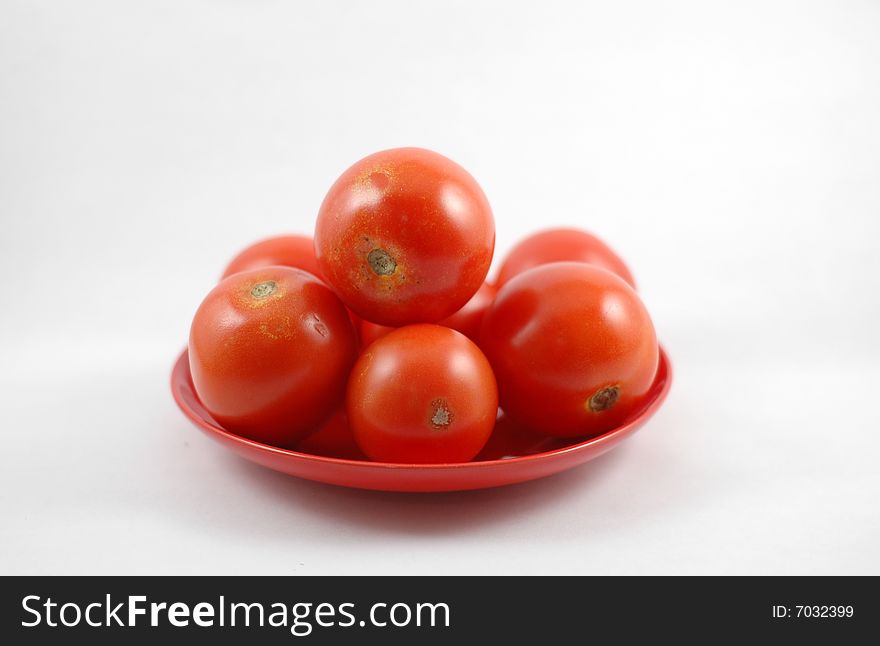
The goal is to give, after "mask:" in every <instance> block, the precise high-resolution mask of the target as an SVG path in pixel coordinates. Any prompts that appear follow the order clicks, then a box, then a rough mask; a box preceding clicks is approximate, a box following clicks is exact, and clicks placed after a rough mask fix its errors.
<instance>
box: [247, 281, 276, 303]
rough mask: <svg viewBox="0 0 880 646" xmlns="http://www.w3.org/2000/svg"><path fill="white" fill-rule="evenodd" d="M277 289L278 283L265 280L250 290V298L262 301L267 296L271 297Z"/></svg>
mask: <svg viewBox="0 0 880 646" xmlns="http://www.w3.org/2000/svg"><path fill="white" fill-rule="evenodd" d="M277 288H278V283H276V282H275V281H274V280H266V281H263V282H262V283H257V284H256V285H254V286H253V287H252V288H251V296H253V297H254V298H256V299H263V298H266V297H267V296H271V295H272V294H273V293H274V292H275V290H276V289H277Z"/></svg>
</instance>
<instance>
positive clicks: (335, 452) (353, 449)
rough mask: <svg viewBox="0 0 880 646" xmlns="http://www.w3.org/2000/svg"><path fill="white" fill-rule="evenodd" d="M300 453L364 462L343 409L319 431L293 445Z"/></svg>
mask: <svg viewBox="0 0 880 646" xmlns="http://www.w3.org/2000/svg"><path fill="white" fill-rule="evenodd" d="M294 449H295V450H297V451H299V452H300V453H308V454H310V455H321V456H323V457H327V458H339V459H342V460H366V459H367V456H365V455H364V452H363V451H361V449H360V447H359V446H358V445H357V442H355V441H354V435H353V434H352V432H351V427H350V426H349V425H348V417H346V415H345V411H344V410H343V409H339V410H338V411H337V412H336V413H335V414H334V415H333V416H332V417H331V418H330V419H329V420H327V423H326V424H324V426H322V427H321V428H320V429H319V430H317V431H315V432H314V433H312V434H311V435H309V436H308V437H306V438H305V439H304V440H300V441H299V442H297V443H296V444H295V445H294Z"/></svg>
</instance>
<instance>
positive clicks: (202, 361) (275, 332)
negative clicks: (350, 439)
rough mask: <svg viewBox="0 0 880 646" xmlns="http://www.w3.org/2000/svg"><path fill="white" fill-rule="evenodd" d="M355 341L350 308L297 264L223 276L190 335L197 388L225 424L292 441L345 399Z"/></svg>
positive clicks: (269, 440)
mask: <svg viewBox="0 0 880 646" xmlns="http://www.w3.org/2000/svg"><path fill="white" fill-rule="evenodd" d="M356 353H357V342H356V339H355V335H354V330H353V328H352V325H351V321H350V320H349V318H348V313H347V312H346V310H345V307H344V306H343V305H342V303H341V302H340V301H339V299H338V298H337V297H336V295H335V294H334V293H333V292H332V291H330V289H329V288H328V287H327V286H326V285H324V283H322V282H321V281H320V280H318V279H317V278H315V277H314V276H312V275H311V274H308V273H306V272H304V271H301V270H299V269H293V268H289V267H267V268H264V269H253V270H251V271H245V272H241V273H237V274H233V275H232V276H230V277H228V278H226V279H225V280H223V281H221V282H220V284H218V285H217V286H216V287H215V288H214V289H213V290H211V292H210V293H209V294H208V296H207V297H206V298H205V300H204V301H203V302H202V304H201V305H200V306H199V309H198V311H197V312H196V315H195V318H194V319H193V323H192V328H191V330H190V337H189V364H190V370H191V371H192V379H193V385H194V386H195V390H196V394H198V396H199V399H200V400H201V401H202V403H203V404H204V406H205V408H206V409H207V410H208V412H210V413H211V415H212V416H213V417H214V419H216V420H217V421H218V422H219V423H220V424H221V425H223V426H224V427H226V428H227V429H228V430H230V431H232V432H234V433H237V434H239V435H242V436H244V437H248V438H250V439H253V440H257V441H259V442H263V443H266V444H272V445H276V446H281V445H288V444H289V443H290V442H292V441H294V440H296V439H297V438H299V437H303V436H305V435H306V434H308V433H309V432H310V431H312V430H314V429H315V428H316V427H318V426H319V425H320V424H321V423H322V422H323V421H324V420H325V419H326V418H327V417H328V416H329V415H330V414H331V413H332V412H333V410H335V409H336V408H337V407H338V406H339V404H340V403H341V400H342V396H343V392H344V389H345V382H346V379H347V377H348V372H349V370H350V368H351V365H352V364H353V363H354V360H355V357H356Z"/></svg>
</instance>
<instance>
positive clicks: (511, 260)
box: [496, 229, 636, 289]
mask: <svg viewBox="0 0 880 646" xmlns="http://www.w3.org/2000/svg"><path fill="white" fill-rule="evenodd" d="M567 260H571V261H578V262H586V263H589V264H591V265H596V266H597V267H602V268H603V269H607V270H608V271H610V272H612V273H615V274H617V275H618V276H620V277H621V278H623V279H624V280H625V281H626V282H628V283H629V284H630V285H631V286H632V287H633V289H635V287H636V281H635V279H634V278H633V276H632V273H630V271H629V268H628V267H627V266H626V263H624V262H623V260H621V258H620V256H618V255H617V254H616V253H615V252H614V251H613V250H612V249H611V247H609V246H608V245H606V244H605V243H604V242H602V241H601V240H599V238H597V237H596V236H594V235H592V234H590V233H587V232H586V231H581V230H580V229H547V230H545V231H539V232H538V233H535V234H533V235H531V236H529V237H527V238H525V239H523V240H522V241H521V242H520V243H519V244H517V245H516V246H515V247H514V248H513V249H511V251H510V253H508V254H507V256H506V257H505V259H504V262H503V263H501V269H499V271H498V279H497V280H496V284H497V286H498V287H501V286H502V285H504V284H505V283H506V282H507V281H508V280H510V279H511V278H513V277H514V276H516V275H517V274H521V273H522V272H524V271H525V270H526V269H531V268H532V267H537V266H538V265H545V264H547V263H551V262H561V261H567Z"/></svg>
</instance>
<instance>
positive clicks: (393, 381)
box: [346, 324, 498, 464]
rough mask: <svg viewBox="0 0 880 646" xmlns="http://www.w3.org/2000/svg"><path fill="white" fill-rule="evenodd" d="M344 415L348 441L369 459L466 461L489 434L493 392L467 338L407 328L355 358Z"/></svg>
mask: <svg viewBox="0 0 880 646" xmlns="http://www.w3.org/2000/svg"><path fill="white" fill-rule="evenodd" d="M346 410H347V412H348V418H349V423H350V424H351V429H352V432H353V433H354V438H355V441H356V442H357V443H358V445H359V446H360V447H361V449H362V450H363V452H364V453H366V454H367V455H368V456H369V457H370V458H371V459H373V460H377V461H382V462H398V463H409V464H415V463H419V464H426V463H434V464H437V463H451V462H467V461H468V460H470V459H472V458H473V457H474V456H475V455H477V453H479V451H480V449H482V448H483V446H484V445H485V444H486V441H487V440H488V439H489V435H490V434H491V433H492V428H493V427H494V425H495V416H496V413H497V410H498V391H497V387H496V384H495V377H494V376H493V375H492V369H491V367H490V366H489V362H488V361H486V358H485V357H484V356H483V353H482V352H481V351H480V349H479V348H478V347H477V346H476V345H475V344H474V343H473V342H472V341H471V340H470V339H468V338H467V337H466V336H464V335H463V334H461V333H459V332H456V331H455V330H451V329H449V328H446V327H441V326H439V325H428V324H420V325H408V326H405V327H401V328H398V329H396V330H394V331H393V332H390V333H389V334H387V335H385V336H384V337H382V338H381V339H378V340H376V341H374V342H373V343H372V344H371V345H370V346H369V347H368V348H367V349H366V350H364V352H363V353H362V354H361V356H360V357H359V358H358V360H357V363H356V364H355V366H354V368H353V369H352V371H351V379H350V380H349V383H348V391H347V394H346Z"/></svg>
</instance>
